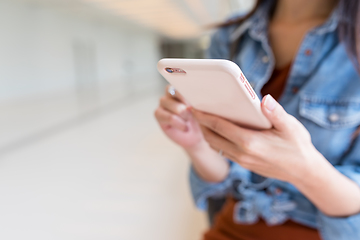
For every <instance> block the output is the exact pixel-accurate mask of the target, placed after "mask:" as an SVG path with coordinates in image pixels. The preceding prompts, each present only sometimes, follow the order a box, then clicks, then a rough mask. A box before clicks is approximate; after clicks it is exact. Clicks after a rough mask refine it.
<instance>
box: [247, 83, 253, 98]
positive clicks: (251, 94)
mask: <svg viewBox="0 0 360 240" xmlns="http://www.w3.org/2000/svg"><path fill="white" fill-rule="evenodd" d="M245 88H246V89H247V90H248V92H249V94H250V96H251V97H252V99H255V93H254V91H252V88H251V86H250V84H249V82H248V81H246V82H245Z"/></svg>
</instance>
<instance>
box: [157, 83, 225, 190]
mask: <svg viewBox="0 0 360 240" xmlns="http://www.w3.org/2000/svg"><path fill="white" fill-rule="evenodd" d="M169 88H170V86H168V87H167V88H166V93H165V96H163V97H162V98H161V99H160V105H159V107H158V108H157V109H156V111H155V117H156V119H157V121H158V122H159V124H160V127H161V129H162V130H163V131H164V132H165V134H166V135H167V136H168V137H169V138H170V139H171V140H173V141H174V142H175V143H177V144H178V145H180V146H181V147H183V148H184V149H185V151H186V152H187V154H188V155H189V157H190V159H191V162H192V166H193V167H194V169H195V171H196V172H197V174H198V175H199V176H200V178H202V179H203V180H204V181H207V182H212V183H216V182H221V181H223V180H224V179H225V178H226V177H227V175H228V173H229V164H228V162H227V161H226V160H225V159H224V158H223V157H222V156H220V155H219V154H218V153H217V152H216V151H214V150H213V149H211V147H210V146H209V144H208V143H207V142H206V140H205V138H204V136H203V134H202V132H201V128H200V125H199V124H198V122H197V121H196V119H195V118H194V116H193V114H192V112H191V111H190V106H189V104H187V103H186V101H185V99H184V98H183V97H182V96H181V95H180V94H179V92H176V91H174V90H173V89H170V92H172V94H170V93H169Z"/></svg>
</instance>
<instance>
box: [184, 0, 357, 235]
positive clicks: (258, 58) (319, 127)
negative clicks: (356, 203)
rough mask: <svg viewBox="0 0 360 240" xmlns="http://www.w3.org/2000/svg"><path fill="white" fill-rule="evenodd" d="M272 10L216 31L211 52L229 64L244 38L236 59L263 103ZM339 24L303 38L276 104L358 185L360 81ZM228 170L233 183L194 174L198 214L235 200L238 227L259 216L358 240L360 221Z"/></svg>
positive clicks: (270, 62) (275, 183) (336, 16)
mask: <svg viewBox="0 0 360 240" xmlns="http://www.w3.org/2000/svg"><path fill="white" fill-rule="evenodd" d="M267 2H271V1H267ZM270 7H271V5H270V4H267V5H264V6H262V7H261V8H260V9H259V10H258V11H257V12H256V13H255V14H254V15H253V16H252V17H251V18H250V19H248V20H247V21H246V22H245V23H243V24H242V25H241V26H240V27H239V26H230V27H223V28H221V29H219V30H218V31H217V32H216V33H215V34H214V35H213V37H212V41H211V45H210V48H209V50H208V57H209V58H217V59H228V58H229V56H230V44H231V42H232V41H233V39H236V38H237V37H238V36H240V35H241V36H242V40H241V41H240V43H239V51H238V53H237V55H236V56H235V58H234V59H232V60H233V61H234V62H235V63H237V64H238V65H239V66H240V68H241V69H242V71H243V72H244V74H245V76H246V77H247V79H248V80H249V82H250V83H251V85H252V86H253V87H254V90H255V91H256V93H257V94H258V96H259V97H260V96H261V93H260V91H261V89H262V87H263V86H264V84H265V83H266V82H267V81H268V80H269V78H270V76H271V74H272V72H273V70H274V66H275V59H274V55H273V53H272V50H271V47H270V45H269V39H268V35H267V26H268V19H269V17H268V12H269V8H270ZM341 17H342V16H341V11H340V9H336V10H335V11H334V12H333V13H332V15H331V17H330V18H329V19H328V21H327V22H326V23H324V24H323V25H321V26H319V27H316V28H314V29H312V30H311V31H309V32H308V33H307V34H306V36H305V37H304V39H303V41H302V44H301V46H300V48H299V50H298V53H297V56H296V57H295V59H294V61H293V65H292V67H291V70H290V73H289V77H288V81H287V84H286V87H285V90H284V92H283V95H282V96H281V98H280V99H279V103H280V104H281V105H282V106H283V107H284V109H285V110H286V111H287V112H288V113H289V114H291V115H293V116H294V117H296V118H297V119H298V120H299V121H300V122H301V123H302V124H303V125H304V126H305V127H306V128H307V130H308V131H309V132H310V134H311V137H312V143H313V144H314V146H315V147H316V149H317V150H318V151H319V152H321V153H322V154H323V156H324V157H325V158H326V159H327V160H328V161H329V162H330V163H331V164H332V165H333V166H334V167H335V168H336V169H337V170H338V171H340V172H341V173H342V174H344V175H345V176H347V177H348V178H350V179H351V180H353V181H354V182H356V183H357V184H359V185H360V137H356V138H355V139H354V138H353V134H354V132H355V131H356V129H357V127H358V126H359V125H360V76H359V75H358V73H357V71H356V69H355V67H354V65H353V63H352V62H351V60H350V58H349V56H348V55H347V53H346V49H345V46H344V45H343V43H341V42H340V41H339V38H338V24H339V20H340V18H341ZM229 164H230V172H229V175H228V177H227V178H226V179H225V180H224V181H223V182H221V183H216V184H214V183H208V182H205V181H203V180H202V179H201V178H200V177H199V176H198V175H197V174H196V172H195V171H194V170H193V169H191V171H190V185H191V190H192V194H193V197H194V199H195V202H196V205H197V206H198V207H199V208H201V209H205V208H206V207H207V198H208V197H216V196H224V195H227V194H229V193H230V194H232V195H233V196H235V198H237V199H238V200H239V201H238V203H237V204H236V207H235V213H234V221H235V222H238V223H243V224H252V223H255V222H256V221H257V220H258V219H259V218H260V217H261V218H263V219H264V220H265V221H266V222H267V224H268V225H279V224H282V223H284V222H285V221H286V220H288V219H291V220H292V221H295V222H298V223H300V224H303V225H306V226H309V227H312V228H316V229H318V231H319V232H320V235H321V237H322V239H324V240H359V239H360V214H357V215H353V216H349V217H342V218H337V217H329V216H326V215H325V214H323V213H322V212H321V211H319V210H318V209H317V208H316V207H315V206H314V205H313V204H312V203H311V202H310V201H309V200H308V199H307V198H306V197H305V196H304V195H303V194H302V193H300V192H299V191H298V190H297V189H296V188H295V187H294V186H293V185H292V184H290V183H287V182H283V181H279V180H276V179H266V180H264V181H258V180H257V178H259V177H256V175H255V174H253V173H251V172H250V171H248V170H246V169H244V168H242V167H241V166H240V165H238V164H236V163H233V162H230V163H229ZM294 171H296V169H294ZM318 171H321V169H319V170H318ZM304 177H306V176H304Z"/></svg>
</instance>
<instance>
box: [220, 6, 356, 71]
mask: <svg viewBox="0 0 360 240" xmlns="http://www.w3.org/2000/svg"><path fill="white" fill-rule="evenodd" d="M264 2H265V0H257V3H256V5H255V7H254V8H253V9H252V10H251V11H250V12H249V13H248V14H246V15H245V16H243V17H239V18H235V19H232V20H230V21H228V22H226V23H224V24H221V25H220V27H227V26H231V25H240V24H242V23H243V22H245V21H246V20H247V19H248V18H250V17H251V16H252V15H253V14H254V13H255V12H256V11H257V10H258V8H259V7H260V6H261V4H262V3H264ZM337 7H338V8H339V11H340V19H339V28H338V33H339V39H340V41H342V42H343V43H344V45H345V47H346V51H347V53H348V55H349V58H350V59H351V60H352V62H353V63H354V65H355V67H356V69H357V70H358V72H359V73H360V42H359V41H360V15H359V14H358V13H359V10H360V9H359V8H360V4H359V0H339V3H338V6H337ZM238 42H239V41H235V42H234V44H232V45H231V50H230V52H231V58H233V56H234V55H235V53H236V50H237V46H238Z"/></svg>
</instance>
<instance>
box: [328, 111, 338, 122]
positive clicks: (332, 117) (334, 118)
mask: <svg viewBox="0 0 360 240" xmlns="http://www.w3.org/2000/svg"><path fill="white" fill-rule="evenodd" d="M339 119H340V116H339V114H337V113H333V114H330V116H329V120H330V122H337V121H339Z"/></svg>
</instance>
